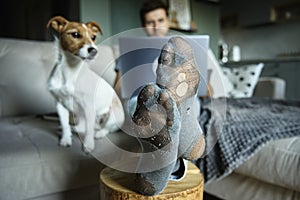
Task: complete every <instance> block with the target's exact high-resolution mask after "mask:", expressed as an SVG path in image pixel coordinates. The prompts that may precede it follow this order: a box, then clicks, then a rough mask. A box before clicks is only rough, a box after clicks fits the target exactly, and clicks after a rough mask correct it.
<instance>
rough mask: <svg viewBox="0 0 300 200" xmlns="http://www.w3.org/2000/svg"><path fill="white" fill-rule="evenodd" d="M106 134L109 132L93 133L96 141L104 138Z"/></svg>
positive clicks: (104, 130) (105, 130) (103, 130)
mask: <svg viewBox="0 0 300 200" xmlns="http://www.w3.org/2000/svg"><path fill="white" fill-rule="evenodd" d="M108 133H109V131H108V130H107V129H102V130H100V131H97V132H96V133H95V138H96V139H100V138H103V137H105V136H106V135H107V134H108Z"/></svg>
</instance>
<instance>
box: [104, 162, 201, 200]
mask: <svg viewBox="0 0 300 200" xmlns="http://www.w3.org/2000/svg"><path fill="white" fill-rule="evenodd" d="M132 186H133V180H132V176H131V177H130V176H129V174H128V173H124V172H120V171H117V170H114V169H111V168H108V167H107V168H105V169H103V170H102V171H101V173H100V199H101V200H135V199H137V200H163V199H171V200H187V199H191V200H194V199H195V200H196V199H197V200H202V199H203V188H204V181H203V176H202V174H201V173H200V170H199V169H198V168H197V167H196V166H195V165H194V164H192V163H189V165H188V170H187V173H186V176H185V177H184V178H183V179H182V180H181V181H169V183H168V185H167V187H166V188H165V190H164V191H163V192H162V193H161V194H159V195H155V196H144V195H141V194H138V193H136V192H134V191H133V190H132V189H130V187H132Z"/></svg>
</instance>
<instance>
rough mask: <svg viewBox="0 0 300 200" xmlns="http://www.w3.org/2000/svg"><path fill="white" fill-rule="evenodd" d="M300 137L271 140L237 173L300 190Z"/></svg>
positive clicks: (237, 170) (238, 169)
mask: <svg viewBox="0 0 300 200" xmlns="http://www.w3.org/2000/svg"><path fill="white" fill-rule="evenodd" d="M299 152H300V137H293V138H287V139H281V140H276V141H274V142H270V143H269V144H268V145H266V146H265V147H264V148H262V150H261V151H259V152H258V153H257V154H255V155H254V156H253V157H252V158H251V159H250V160H248V161H247V162H245V163H244V164H242V165H241V166H240V167H239V168H237V169H236V170H235V172H236V173H239V174H242V175H246V176H250V177H253V178H255V179H258V180H261V181H264V182H267V183H271V184H275V185H278V186H282V187H284V188H289V189H293V190H295V191H298V192H300V178H299V177H300V154H299Z"/></svg>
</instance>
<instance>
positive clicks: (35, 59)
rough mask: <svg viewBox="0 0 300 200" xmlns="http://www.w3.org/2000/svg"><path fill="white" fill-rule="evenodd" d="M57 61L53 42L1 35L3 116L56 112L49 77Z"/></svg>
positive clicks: (0, 60) (0, 90) (0, 81)
mask: <svg viewBox="0 0 300 200" xmlns="http://www.w3.org/2000/svg"><path fill="white" fill-rule="evenodd" d="M54 63H55V51H54V46H53V43H51V42H38V41H27V40H16V39H0V98H1V99H0V102H1V116H11V115H19V114H28V113H30V114H37V113H47V112H53V111H54V110H55V104H54V100H53V98H52V97H51V96H50V93H49V92H48V91H47V88H46V80H47V77H48V76H49V73H50V71H51V69H52V67H53V66H54Z"/></svg>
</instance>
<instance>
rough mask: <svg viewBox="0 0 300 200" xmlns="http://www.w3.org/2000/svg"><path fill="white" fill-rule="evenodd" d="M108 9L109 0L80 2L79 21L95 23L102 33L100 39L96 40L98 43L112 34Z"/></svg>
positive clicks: (82, 0)
mask: <svg viewBox="0 0 300 200" xmlns="http://www.w3.org/2000/svg"><path fill="white" fill-rule="evenodd" d="M110 7H111V1H110V0H88V1H87V0H80V19H81V21H83V22H88V21H91V20H93V21H96V22H97V23H98V24H99V25H100V27H101V29H102V31H103V36H102V37H101V38H100V40H98V42H101V41H103V40H105V39H106V38H108V37H110V36H111V34H112V28H111V27H112V23H111V9H110Z"/></svg>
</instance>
